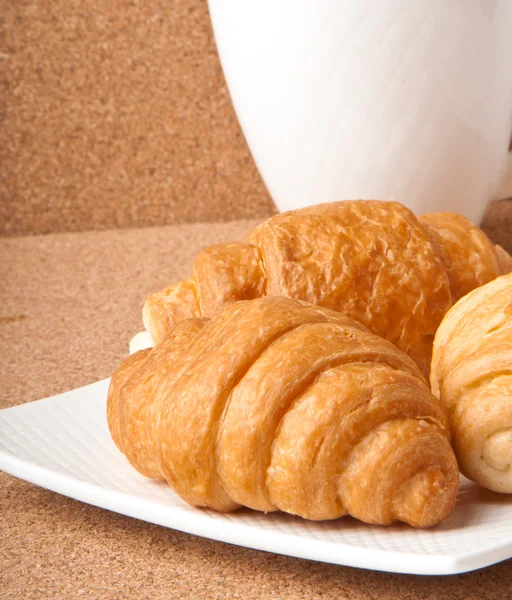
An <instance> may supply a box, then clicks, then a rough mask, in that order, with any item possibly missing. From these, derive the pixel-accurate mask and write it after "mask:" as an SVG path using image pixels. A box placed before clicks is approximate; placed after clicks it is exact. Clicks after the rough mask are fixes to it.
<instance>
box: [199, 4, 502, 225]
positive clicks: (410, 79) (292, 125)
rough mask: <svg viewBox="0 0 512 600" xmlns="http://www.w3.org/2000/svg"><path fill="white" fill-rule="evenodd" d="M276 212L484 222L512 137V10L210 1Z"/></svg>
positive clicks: (238, 104) (236, 94)
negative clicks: (368, 206)
mask: <svg viewBox="0 0 512 600" xmlns="http://www.w3.org/2000/svg"><path fill="white" fill-rule="evenodd" d="M209 6H210V14H211V18H212V23H213V28H214V33H215V38H216V41H217V46H218V50H219V54H220V58H221V62H222V66H223V69H224V73H225V75H226V79H227V82H228V87H229V90H230V93H231V96H232V99H233V103H234V106H235V110H236V112H237V115H238V118H239V121H240V123H241V126H242V129H243V131H244V134H245V136H246V138H247V141H248V143H249V146H250V149H251V151H252V154H253V156H254V159H255V161H256V164H257V166H258V168H259V170H260V173H261V175H262V177H263V179H264V181H265V183H266V185H267V187H268V189H269V190H270V193H271V195H272V197H273V199H274V201H275V203H276V205H277V207H278V208H279V209H280V210H289V209H294V208H299V207H302V206H307V205H311V204H317V203H320V202H329V201H333V200H340V199H344V198H350V199H354V198H379V199H395V200H398V201H400V202H402V203H403V204H405V205H407V206H408V207H409V208H411V209H412V210H413V211H415V212H416V213H423V212H435V211H457V212H460V213H463V214H464V215H466V216H467V217H469V218H470V219H472V220H473V221H474V222H478V221H479V220H480V218H481V216H482V214H483V212H484V209H485V205H486V203H487V201H488V200H489V198H490V197H491V196H492V194H493V191H494V190H495V188H496V186H497V184H498V182H499V179H500V175H501V173H502V170H503V167H504V164H505V159H506V155H507V148H508V143H509V139H510V133H511V129H512V33H511V32H512V0H411V1H409V0H359V1H355V0H209Z"/></svg>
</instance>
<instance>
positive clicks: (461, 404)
mask: <svg viewBox="0 0 512 600" xmlns="http://www.w3.org/2000/svg"><path fill="white" fill-rule="evenodd" d="M431 385H432V391H433V392H434V393H435V394H436V395H437V396H439V397H440V398H441V401H442V402H443V404H444V405H445V406H446V408H447V409H448V414H449V416H450V420H451V423H452V429H453V444H454V449H455V453H456V455H457V458H458V461H459V465H460V469H461V471H462V472H463V473H464V475H466V476H467V477H469V478H470V479H473V480H474V481H476V482H477V483H479V484H480V485H482V486H484V487H486V488H488V489H490V490H493V491H495V492H505V493H509V494H511V493H512V273H511V274H509V275H504V276H502V277H498V278H497V279H495V280H494V281H491V282H490V283H487V284H486V285H484V286H482V287H480V288H478V289H476V290H474V291H473V292H471V293H470V294H468V295H467V296H464V298H462V299H461V300H459V301H458V302H457V303H456V304H455V305H454V306H453V307H452V308H451V309H450V310H449V311H448V313H447V314H446V316H445V318H444V319H443V321H442V323H441V326H440V327H439V330H438V332H437V334H436V337H435V341H434V352H433V358H432V373H431Z"/></svg>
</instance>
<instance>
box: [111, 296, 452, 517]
mask: <svg viewBox="0 0 512 600" xmlns="http://www.w3.org/2000/svg"><path fill="white" fill-rule="evenodd" d="M107 409H108V423H109V427H110V430H111V433H112V437H113V439H114V441H115V443H116V444H117V446H118V447H119V449H120V450H121V451H122V452H123V453H124V454H125V455H126V456H127V458H128V459H129V461H130V462H131V463H132V465H133V466H134V467H135V468H136V469H137V470H138V471H140V472H141V473H143V474H144V475H146V476H148V477H154V478H160V479H165V480H166V481H167V482H168V483H169V484H170V485H171V486H172V487H173V488H174V490H175V491H176V492H177V493H178V494H179V495H180V496H181V497H182V498H183V499H184V500H186V501H187V502H189V503H190V504H193V505H195V506H205V507H210V508H214V509H216V510H220V511H231V510H235V509H236V508H238V507H239V506H241V505H243V506H248V507H250V508H253V509H255V510H261V511H265V512H269V511H274V510H283V511H286V512H289V513H292V514H297V515H300V516H302V517H304V518H307V519H315V520H321V519H334V518H337V517H340V516H342V515H346V514H351V515H353V516H354V517H356V518H358V519H361V520H362V521H366V522H369V523H379V524H389V523H392V522H394V521H397V520H398V521H405V522H407V523H410V524H411V525H413V526H415V527H429V526H432V525H435V524H437V523H439V522H440V521H442V520H443V519H444V518H445V517H446V516H447V515H448V514H449V513H450V511H451V510H452V508H453V506H454V503H455V499H456V495H457V488H458V468H457V463H456V460H455V456H454V454H453V451H452V449H451V446H450V443H449V425H448V420H447V415H446V413H445V411H444V409H443V408H442V406H441V404H440V403H439V401H438V400H437V399H436V398H435V397H434V396H433V395H432V394H431V392H430V390H429V389H428V386H427V385H426V382H425V380H424V378H423V376H422V374H421V372H420V370H419V369H418V367H417V366H416V364H415V363H414V362H413V361H412V360H411V359H410V358H409V357H408V356H407V355H405V354H404V353H402V352H400V351H399V350H397V348H396V347H394V346H393V345H392V344H391V343H390V342H388V341H386V340H384V339H382V338H379V337H377V336H375V335H374V334H372V333H370V332H369V331H368V330H367V329H366V328H365V327H364V326H362V325H360V324H359V323H357V322H355V321H353V320H352V319H350V318H347V317H344V316H342V315H340V314H338V313H336V312H334V311H332V310H329V309H325V308H321V307H319V306H313V305H308V304H306V303H303V302H299V301H296V300H291V299H287V298H282V297H279V298H277V297H264V298H259V299H255V300H252V301H240V302H235V303H233V304H230V305H228V306H226V307H224V308H223V309H222V310H221V311H220V312H219V313H218V314H217V315H216V316H215V317H213V318H212V319H211V320H208V319H189V320H184V321H181V322H180V323H179V324H178V325H177V326H176V327H175V328H174V329H173V330H172V331H171V332H170V333H169V334H168V335H167V336H166V337H165V338H164V339H163V340H162V341H161V342H160V343H159V344H158V345H157V346H156V347H155V348H153V349H152V350H143V351H140V352H137V353H136V354H134V355H132V356H131V357H129V358H127V359H126V360H125V361H124V362H123V363H122V364H121V366H120V367H119V368H118V370H117V371H116V372H115V374H114V376H113V377H112V381H111V385H110V389H109V397H108V405H107Z"/></svg>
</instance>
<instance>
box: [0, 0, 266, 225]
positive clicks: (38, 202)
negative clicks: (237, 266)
mask: <svg viewBox="0 0 512 600" xmlns="http://www.w3.org/2000/svg"><path fill="white" fill-rule="evenodd" d="M0 6H1V10H0V86H1V87H0V119H1V120H2V124H1V125H0V235H9V236H12V235H23V234H27V233H30V234H34V233H36V234H37V233H48V232H60V231H84V230H91V229H111V228H114V227H134V226H147V225H161V224H171V223H184V222H190V221H219V220H220V221H224V220H233V219H237V218H242V217H247V218H258V217H264V216H267V215H268V214H270V213H271V212H272V211H273V210H274V208H273V204H272V201H271V200H270V197H269V195H268V193H267V191H266V188H265V186H264V184H263V182H262V180H261V178H260V176H259V174H258V172H257V170H256V168H255V166H254V163H253V160H252V158H251V155H250V153H249V150H248V148H247V145H246V143H245V140H244V137H243V135H242V132H241V130H240V128H239V126H238V123H237V120H236V116H235V113H234V111H233V108H232V106H231V102H230V98H229V94H228V91H227V87H226V84H225V81H224V77H223V74H222V70H221V67H220V63H219V59H218V56H217V53H216V48H215V42H214V39H213V34H212V30H211V25H210V20H209V14H208V8H207V3H206V0H145V1H144V2H139V1H137V0H110V1H109V2H105V1H104V0H16V1H15V2H9V1H8V0H1V1H0Z"/></svg>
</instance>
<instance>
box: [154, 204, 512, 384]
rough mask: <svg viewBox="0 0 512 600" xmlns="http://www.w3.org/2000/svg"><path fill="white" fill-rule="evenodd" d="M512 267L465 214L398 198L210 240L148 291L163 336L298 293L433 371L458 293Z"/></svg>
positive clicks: (286, 218)
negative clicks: (187, 273)
mask: <svg viewBox="0 0 512 600" xmlns="http://www.w3.org/2000/svg"><path fill="white" fill-rule="evenodd" d="M507 257H508V258H507ZM509 260H510V262H509ZM510 270H512V259H510V257H509V256H508V254H507V253H506V252H505V251H504V250H503V249H501V248H495V247H494V246H493V245H492V243H491V242H490V241H489V240H488V238H487V237H486V236H485V234H484V233H483V232H482V231H481V230H480V229H478V227H475V226H474V225H472V224H471V222H470V221H468V220H467V219H465V218H464V217H462V216H461V215H457V214H451V213H439V214H433V215H424V216H422V217H419V219H418V218H416V217H415V216H414V214H413V213H412V212H411V211H410V210H408V209H407V208H405V207H404V206H402V205H401V204H398V203H396V202H378V201H363V200H358V201H345V202H337V203H332V204H323V205H319V206H314V207H310V208H305V209H301V210H296V211H291V212H287V213H283V214H279V215H276V216H274V217H272V218H270V219H268V220H267V221H265V222H264V223H262V224H261V225H259V226H258V227H257V228H256V229H255V230H254V231H253V232H252V233H251V235H250V236H249V240H248V242H247V243H243V242H235V243H231V244H220V245H216V246H210V247H209V248H205V249H204V250H202V251H201V252H200V253H199V255H198V256H197V259H196V261H195V263H194V275H193V277H192V278H191V279H187V280H185V281H180V282H179V283H176V284H175V285H173V286H171V287H169V288H167V289H165V290H163V291H162V292H158V293H156V294H153V295H152V296H150V297H149V298H148V300H147V301H146V304H145V306H144V311H143V320H144V324H145V327H146V329H147V330H148V331H149V333H150V334H151V336H152V338H153V340H154V341H155V342H158V341H159V340H161V339H162V338H163V337H164V336H165V335H166V333H167V332H168V331H170V330H171V329H172V327H173V326H174V325H175V324H176V323H177V322H179V321H180V320H182V319H184V318H190V317H197V316H205V317H212V316H213V315H215V314H216V313H217V312H218V310H219V309H220V308H221V307H222V306H224V305H225V304H226V303H228V302H232V301H235V300H249V299H252V298H257V297H260V296H264V295H270V296H286V297H289V298H297V299H299V300H305V301H307V302H310V303H312V304H318V305H321V306H325V307H327V308H331V309H334V310H337V311H340V312H342V313H343V314H346V315H348V316H350V317H352V318H354V319H356V320H357V321H359V322H361V323H363V324H364V325H366V326H367V327H368V328H369V329H370V330H371V331H373V332H374V333H376V334H378V335H380V336H382V337H385V338H386V339H388V340H389V341H391V342H393V343H394V344H395V345H396V346H397V347H398V348H400V349H401V350H403V351H404V352H406V353H407V354H409V356H411V357H412V358H413V359H414V360H415V361H416V363H417V364H418V365H419V366H420V368H421V369H422V371H423V373H424V374H425V376H428V374H429V372H430V359H431V354H432V342H433V339H434V334H435V332H436V329H437V327H438V325H439V323H440V322H441V319H442V318H443V316H444V314H445V313H446V311H447V310H448V309H449V307H450V306H451V304H452V300H453V301H455V300H457V299H458V298H459V297H460V296H462V295H464V294H466V293H467V292H468V291H471V290H472V289H474V288H475V287H478V286H480V285H482V284H484V283H486V282H487V281H490V280H492V279H494V278H495V277H497V276H498V275H500V274H502V273H506V272H509V271H510Z"/></svg>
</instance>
